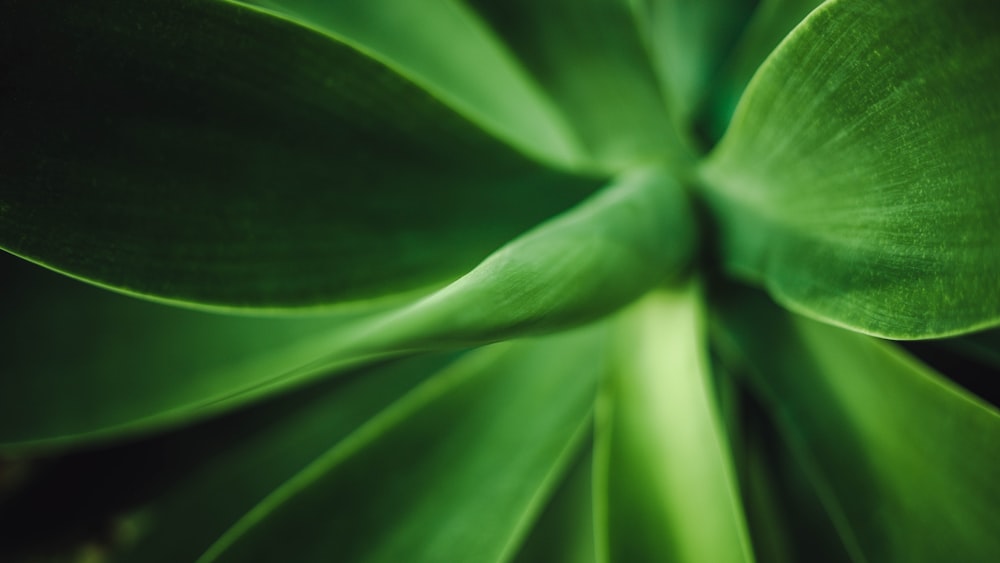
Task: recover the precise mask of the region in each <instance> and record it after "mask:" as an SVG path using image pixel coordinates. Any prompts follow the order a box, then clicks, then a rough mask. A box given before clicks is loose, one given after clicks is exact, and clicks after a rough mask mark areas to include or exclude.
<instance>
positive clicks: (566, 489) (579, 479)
mask: <svg viewBox="0 0 1000 563" xmlns="http://www.w3.org/2000/svg"><path fill="white" fill-rule="evenodd" d="M591 445H592V441H591V440H588V441H587V443H586V444H585V446H586V448H585V450H584V452H583V455H582V456H580V459H578V460H577V461H576V462H575V464H574V465H573V467H572V468H570V470H569V471H568V474H567V475H566V477H565V478H564V479H563V482H562V483H561V484H560V485H559V489H558V490H556V492H555V493H554V494H553V495H552V500H551V501H550V502H549V505H548V506H546V507H545V510H544V511H543V512H542V514H541V515H540V516H539V517H538V521H537V522H536V523H535V525H534V527H533V528H532V529H531V534H530V535H529V536H528V538H527V539H525V540H524V545H523V546H522V547H521V551H519V552H518V554H517V557H516V558H514V560H513V561H514V563H596V561H597V560H596V558H595V554H594V502H593V494H592V488H593V478H592V471H591V469H592V466H593V448H591Z"/></svg>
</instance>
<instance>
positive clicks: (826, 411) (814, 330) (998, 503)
mask: <svg viewBox="0 0 1000 563" xmlns="http://www.w3.org/2000/svg"><path fill="white" fill-rule="evenodd" d="M720 297H722V296H720ZM720 301H721V302H720V303H719V304H720V305H721V308H720V315H721V321H722V326H723V327H724V332H725V333H726V334H728V335H729V338H730V339H731V340H732V343H733V346H735V348H736V349H737V350H739V351H740V352H741V353H742V354H743V356H744V357H745V358H746V361H747V363H748V365H749V366H750V368H751V370H750V371H749V373H750V376H751V377H750V381H749V382H750V384H751V386H752V388H753V389H754V391H755V392H756V394H757V395H758V396H759V397H761V399H762V401H763V402H764V404H765V405H766V407H767V409H768V410H769V411H770V412H772V413H774V416H775V420H776V422H777V424H778V427H779V429H780V431H781V437H782V439H783V440H785V441H786V442H787V443H788V445H789V447H790V448H791V449H792V451H793V452H794V453H795V454H796V456H797V458H798V461H799V463H800V464H801V465H802V466H803V467H804V468H805V470H806V471H807V472H808V473H809V474H810V476H811V477H812V479H813V485H814V486H815V488H816V492H817V494H818V495H819V497H820V499H821V501H822V502H823V504H824V506H825V507H826V509H827V511H828V512H829V513H830V516H831V519H832V520H833V522H834V523H835V525H836V526H837V528H838V530H839V532H840V534H841V537H842V538H843V540H844V543H845V546H846V547H847V550H848V552H849V553H850V555H851V557H852V559H853V560H855V561H887V562H892V561H906V562H921V561H927V562H939V561H994V560H997V559H998V558H1000V538H998V536H997V534H996V522H998V521H1000V483H998V481H997V480H996V468H997V464H998V463H1000V412H998V411H997V410H996V409H995V408H994V407H992V406H990V405H988V404H986V403H984V402H983V401H982V400H980V399H978V398H976V397H975V396H974V395H972V394H970V393H968V392H966V391H965V390H963V389H961V388H960V387H958V386H957V385H955V384H953V383H952V382H951V381H949V380H947V379H945V378H943V377H941V376H940V375H938V374H936V373H934V372H932V371H931V370H929V369H928V368H926V367H925V366H923V365H922V364H920V363H919V362H917V361H916V360H914V359H913V358H912V357H910V356H908V355H907V354H905V353H904V352H902V351H901V349H899V348H897V347H895V346H894V345H892V344H890V343H886V342H881V341H878V340H876V339H873V338H870V337H867V336H864V335H859V334H855V333H851V332H848V331H843V330H839V329H836V328H834V327H830V326H828V325H825V324H822V323H818V322H815V321H812V320H808V319H806V318H803V317H798V316H794V315H790V314H788V313H786V312H784V311H782V310H781V309H779V308H777V307H775V306H774V305H773V304H770V303H768V302H767V301H766V300H765V299H762V298H760V297H759V296H756V297H755V296H754V295H753V294H751V293H750V292H748V291H745V290H744V291H740V290H736V289H727V290H726V295H725V297H724V298H722V299H720Z"/></svg>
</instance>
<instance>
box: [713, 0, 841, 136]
mask: <svg viewBox="0 0 1000 563" xmlns="http://www.w3.org/2000/svg"><path fill="white" fill-rule="evenodd" d="M822 3H823V0H761V2H760V3H759V4H758V5H757V7H756V9H755V10H754V11H753V15H752V17H751V18H750V21H749V22H748V23H747V26H746V29H745V30H744V31H743V35H742V36H741V37H740V39H739V41H738V42H737V43H736V46H735V48H733V50H732V53H731V56H730V57H729V59H728V60H727V61H726V64H725V65H724V67H723V68H722V70H721V72H719V76H718V80H717V81H716V83H715V84H714V85H713V88H712V89H711V91H710V92H709V102H708V104H709V106H710V107H709V109H710V110H711V112H710V115H709V119H710V123H709V124H708V125H709V127H710V129H711V133H712V134H713V136H714V137H715V138H718V137H721V136H722V134H723V133H724V132H725V130H726V127H728V125H729V120H730V118H731V117H732V115H733V111H734V110H735V109H736V103H737V102H738V101H739V99H740V96H741V95H742V94H743V90H744V89H745V88H746V86H747V83H748V82H750V78H751V77H752V76H753V74H754V73H755V72H757V69H758V68H760V65H761V63H763V62H764V59H765V58H767V56H768V55H770V54H771V52H772V51H774V48H775V47H777V46H778V43H780V42H781V40H782V39H784V38H785V36H787V35H788V33H789V32H791V31H792V29H793V28H794V27H795V26H796V25H798V24H799V23H800V22H801V21H802V20H803V19H805V17H806V16H807V15H809V12H811V11H812V10H814V9H815V8H816V7H817V6H819V5H820V4H822Z"/></svg>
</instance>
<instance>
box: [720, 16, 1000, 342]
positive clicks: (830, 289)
mask: <svg viewBox="0 0 1000 563" xmlns="http://www.w3.org/2000/svg"><path fill="white" fill-rule="evenodd" d="M997 7H998V5H997V4H996V3H994V2H988V1H984V0H962V1H960V2H945V1H942V0H920V1H909V0H907V1H901V0H894V1H888V2H879V3H877V4H873V3H871V2H866V1H863V0H836V1H833V2H829V3H827V4H825V5H824V6H822V7H821V8H819V9H817V10H816V11H814V12H813V13H812V14H811V15H810V16H809V18H807V19H806V20H805V22H803V23H802V24H801V25H800V26H799V27H797V28H796V30H795V31H794V32H793V33H792V34H791V35H790V36H789V37H788V39H786V40H785V41H784V42H783V43H782V44H781V46H780V47H779V48H778V50H777V51H776V52H775V53H774V54H773V55H772V56H771V57H770V58H768V60H767V62H765V63H764V66H763V67H762V68H761V69H760V71H759V72H758V73H757V75H756V76H755V77H754V79H753V81H752V82H751V84H750V86H749V87H748V88H747V91H746V94H745V95H744V98H743V99H742V100H741V102H740V105H739V107H738V109H737V112H736V115H735V117H734V118H733V124H732V127H731V129H730V131H729V132H728V133H727V134H726V136H725V137H724V138H723V140H722V141H721V143H720V144H719V146H718V147H717V149H716V150H715V152H714V153H713V154H712V155H711V156H710V158H709V161H708V162H707V164H706V165H705V167H704V168H703V170H702V172H703V174H702V176H703V179H704V182H705V184H706V190H705V193H706V197H707V199H708V201H709V206H710V208H711V209H712V210H713V212H714V214H715V216H716V218H717V220H718V224H719V227H720V231H721V232H720V238H721V246H722V255H723V260H724V261H725V263H726V265H727V267H728V268H729V270H731V271H733V272H736V273H739V274H741V275H744V276H748V277H751V278H755V279H759V280H760V281H762V282H763V283H764V284H766V286H767V287H768V289H769V290H770V291H771V293H772V294H773V295H774V296H775V298H776V299H778V300H779V301H780V302H781V303H783V304H785V305H787V306H788V307H790V308H792V309H793V310H795V311H797V312H801V313H804V314H807V315H810V316H812V317H814V318H818V319H822V320H825V321H827V322H830V323H833V324H836V325H840V326H844V327H848V328H851V329H854V330H858V331H861V332H865V333H870V334H874V335H880V336H887V337H890V338H929V337H935V336H945V335H950V334H956V333H961V332H967V331H971V330H975V329H978V328H983V327H987V326H993V325H996V324H997V323H1000V283H998V280H1000V252H997V248H1000V229H997V228H996V221H997V219H998V218H1000V191H998V190H997V189H996V186H997V184H998V181H1000V168H998V167H997V162H1000V152H998V151H1000V105H998V104H997V103H996V100H997V98H998V96H1000V74H998V73H997V72H995V69H996V68H997V65H1000V34H997V33H995V31H996V25H995V24H996V22H997V21H998V17H1000V11H998V9H997Z"/></svg>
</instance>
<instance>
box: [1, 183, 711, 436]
mask: <svg viewBox="0 0 1000 563" xmlns="http://www.w3.org/2000/svg"><path fill="white" fill-rule="evenodd" d="M689 205H690V204H689V202H688V199H687V196H686V195H685V194H684V192H683V191H682V189H681V188H680V186H679V185H678V184H677V183H676V182H675V181H674V180H673V179H672V178H671V177H670V176H669V174H666V173H665V172H663V171H660V170H646V171H641V172H637V173H634V174H630V175H627V176H625V177H623V178H621V179H619V180H618V181H617V182H615V183H614V184H613V185H611V186H609V188H608V189H607V190H605V191H603V192H601V193H600V194H598V195H596V196H594V197H593V198H591V199H589V200H588V201H587V202H585V203H584V204H582V205H580V206H579V207H577V208H575V209H573V210H572V211H570V212H568V213H566V214H563V215H561V216H559V217H556V218H554V219H552V220H551V221H549V222H547V223H544V224H542V225H540V226H539V227H538V228H536V229H535V230H533V231H531V232H529V233H527V234H525V235H524V236H522V237H520V238H518V239H515V240H514V241H513V242H511V243H510V244H508V245H507V246H505V247H503V248H502V249H501V250H499V251H498V252H497V253H495V254H493V255H491V256H490V257H489V258H488V259H487V260H486V261H484V262H483V263H482V264H481V265H480V266H478V267H476V268H475V269H473V271H472V272H470V273H469V274H468V275H466V276H465V277H463V278H461V279H459V280H458V281H456V282H455V283H453V284H451V285H449V286H447V287H445V288H444V289H442V290H440V291H439V292H437V293H434V294H431V295H429V296H427V297H425V298H423V299H420V300H417V301H414V302H412V303H409V302H396V303H385V304H383V306H382V307H381V308H380V309H379V308H367V309H358V310H357V312H356V313H353V314H348V313H346V312H342V313H339V314H333V313H324V314H312V315H306V314H300V315H298V316H280V317H278V316H272V317H266V316H256V317H254V316H246V315H239V316H237V315H223V314H219V313H217V312H215V313H213V312H205V311H192V310H187V309H180V308H175V307H169V306H166V305H163V304H159V303H149V302H146V301H141V300H136V299H132V298H129V297H127V296H123V295H118V294H115V293H111V292H107V291H103V290H101V289H99V288H94V287H90V286H88V285H85V284H81V283H78V282H76V281H75V280H71V279H68V278H65V277H63V276H59V275H57V274H53V273H51V272H47V271H45V270H44V269H42V268H38V267H36V266H34V265H31V264H28V263H26V262H24V261H21V260H18V259H16V258H14V257H12V256H9V255H4V256H5V257H6V260H5V261H6V262H8V263H9V264H10V265H9V266H8V267H7V271H8V272H9V274H10V277H8V278H7V279H6V280H5V283H6V285H7V289H8V292H7V293H6V294H5V295H3V296H0V297H3V298H4V299H3V300H0V304H2V306H3V307H4V308H5V310H6V312H5V318H4V321H5V322H4V323H3V326H2V327H0V330H3V331H4V333H3V335H4V336H5V337H6V338H7V341H8V342H10V343H12V345H11V348H10V350H9V351H8V352H7V353H5V354H4V355H3V357H2V360H0V366H2V368H3V372H4V374H5V377H3V378H0V405H3V406H4V408H2V409H0V444H3V445H4V446H5V447H7V448H11V447H28V446H31V445H34V446H40V445H42V443H49V444H50V445H54V444H55V443H58V442H67V443H68V442H78V441H88V440H94V439H103V438H109V437H112V436H115V435H120V434H123V433H134V432H138V431H146V430H151V429H154V428H158V427H163V426H167V425H174V424H180V423H184V422H188V421H190V420H193V419H196V418H200V417H203V416H206V415H207V414H210V413H212V412H218V411H223V410H226V409H231V408H233V407H235V406H237V405H239V404H241V403H244V402H247V401H250V400H255V399H258V398H260V397H263V396H267V395H270V394H274V393H277V392H279V391H281V390H282V389H284V388H287V387H289V386H293V385H298V384H299V383H301V382H302V381H304V380H306V379H309V378H313V377H317V376H321V375H332V374H335V373H338V372H342V371H343V370H345V369H348V368H352V367H355V366H358V365H363V364H366V363H370V362H372V361H374V360H376V359H379V358H384V357H388V356H398V355H400V354H406V353H409V352H414V351H424V350H436V349H448V348H453V347H465V346H471V345H478V344H482V343H485V342H493V341H497V340H503V339H507V338H512V337H516V336H519V335H523V334H525V333H532V332H534V333H538V332H549V331H552V330H556V329H562V328H567V327H571V326H575V325H577V324H581V323H584V322H588V321H592V320H595V319H596V318H598V317H600V316H603V315H605V314H607V313H610V312H612V311H614V310H615V309H617V308H618V307H620V306H623V305H625V304H627V303H628V302H629V301H631V300H632V299H635V298H636V297H638V296H639V295H641V294H642V293H643V292H645V291H647V290H648V289H649V288H650V287H652V286H653V285H655V284H657V283H659V282H660V281H661V280H663V279H665V278H669V277H671V276H677V275H679V274H681V273H682V272H684V271H685V269H686V268H687V267H688V266H689V264H688V262H689V261H690V258H691V254H692V252H693V247H694V244H695V241H694V236H695V231H694V225H693V221H692V214H691V213H690V208H689ZM94 327H101V329H100V330H94ZM53 351H58V352H57V353H54V352H53ZM81 397H86V398H87V400H81Z"/></svg>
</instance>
